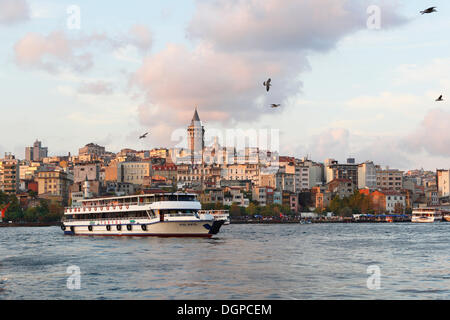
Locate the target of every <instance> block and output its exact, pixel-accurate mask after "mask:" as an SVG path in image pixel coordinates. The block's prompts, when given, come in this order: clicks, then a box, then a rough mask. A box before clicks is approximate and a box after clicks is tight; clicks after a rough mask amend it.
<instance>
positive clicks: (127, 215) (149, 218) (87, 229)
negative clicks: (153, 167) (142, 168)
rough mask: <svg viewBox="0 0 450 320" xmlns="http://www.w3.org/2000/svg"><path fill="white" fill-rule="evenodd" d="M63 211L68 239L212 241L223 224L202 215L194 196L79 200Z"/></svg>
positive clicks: (177, 194) (204, 213)
mask: <svg viewBox="0 0 450 320" xmlns="http://www.w3.org/2000/svg"><path fill="white" fill-rule="evenodd" d="M80 203H81V204H78V205H74V206H72V207H68V208H65V210H64V217H63V219H62V224H61V229H62V230H63V231H64V234H68V235H96V236H160V237H212V236H213V235H214V234H217V233H218V232H219V230H220V227H221V226H222V225H223V224H224V223H225V220H224V219H222V218H215V217H214V212H211V211H208V212H202V211H201V210H200V209H201V204H200V202H199V201H198V200H197V198H196V195H195V194H188V193H156V194H144V195H133V196H122V197H107V198H93V199H84V200H80Z"/></svg>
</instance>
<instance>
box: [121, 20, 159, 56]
mask: <svg viewBox="0 0 450 320" xmlns="http://www.w3.org/2000/svg"><path fill="white" fill-rule="evenodd" d="M128 33H129V35H128V40H127V42H130V43H131V44H133V45H134V46H135V47H137V48H138V49H140V50H142V51H144V52H146V51H147V50H149V49H150V48H151V46H152V42H153V37H152V33H151V32H150V30H149V29H148V28H147V27H146V26H145V25H142V24H135V25H133V26H132V27H131V28H130V30H129V32H128Z"/></svg>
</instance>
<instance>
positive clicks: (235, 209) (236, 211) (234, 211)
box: [230, 203, 241, 217]
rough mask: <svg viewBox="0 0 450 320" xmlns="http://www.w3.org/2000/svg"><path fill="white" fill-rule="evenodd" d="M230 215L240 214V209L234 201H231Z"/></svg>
mask: <svg viewBox="0 0 450 320" xmlns="http://www.w3.org/2000/svg"><path fill="white" fill-rule="evenodd" d="M230 215H231V216H232V217H237V216H240V215H241V209H240V208H239V206H238V205H237V204H236V203H233V204H232V205H231V207H230Z"/></svg>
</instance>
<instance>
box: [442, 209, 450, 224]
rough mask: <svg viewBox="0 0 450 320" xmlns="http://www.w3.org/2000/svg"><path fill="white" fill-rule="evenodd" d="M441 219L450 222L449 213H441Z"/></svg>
mask: <svg viewBox="0 0 450 320" xmlns="http://www.w3.org/2000/svg"><path fill="white" fill-rule="evenodd" d="M442 219H444V220H445V221H447V222H450V211H447V210H445V211H442Z"/></svg>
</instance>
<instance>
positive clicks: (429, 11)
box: [420, 7, 437, 14]
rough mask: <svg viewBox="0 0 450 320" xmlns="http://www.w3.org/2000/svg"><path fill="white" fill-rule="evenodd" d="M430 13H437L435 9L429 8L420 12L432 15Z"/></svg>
mask: <svg viewBox="0 0 450 320" xmlns="http://www.w3.org/2000/svg"><path fill="white" fill-rule="evenodd" d="M432 12H437V10H436V7H431V8H428V9H425V10H423V11H420V13H421V14H425V13H432Z"/></svg>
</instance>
